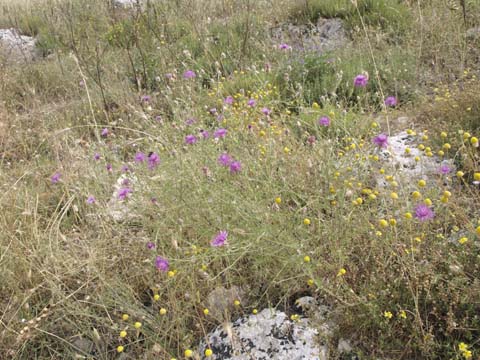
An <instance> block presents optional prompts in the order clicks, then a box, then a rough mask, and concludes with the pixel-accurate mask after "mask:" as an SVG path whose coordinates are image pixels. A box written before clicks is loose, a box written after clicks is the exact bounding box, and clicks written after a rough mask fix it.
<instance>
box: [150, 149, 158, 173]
mask: <svg viewBox="0 0 480 360" xmlns="http://www.w3.org/2000/svg"><path fill="white" fill-rule="evenodd" d="M158 164H160V157H159V156H158V154H157V153H154V152H152V153H151V154H150V155H149V156H148V168H149V169H150V170H153V169H155V168H156V167H157V166H158Z"/></svg>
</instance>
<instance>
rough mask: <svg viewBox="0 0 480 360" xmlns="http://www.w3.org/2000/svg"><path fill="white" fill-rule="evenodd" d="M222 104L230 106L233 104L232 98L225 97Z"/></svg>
mask: <svg viewBox="0 0 480 360" xmlns="http://www.w3.org/2000/svg"><path fill="white" fill-rule="evenodd" d="M223 102H224V103H225V104H227V105H232V104H233V96H227V97H226V98H225V100H223Z"/></svg>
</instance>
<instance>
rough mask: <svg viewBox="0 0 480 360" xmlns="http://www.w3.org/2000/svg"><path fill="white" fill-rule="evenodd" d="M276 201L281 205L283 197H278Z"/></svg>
mask: <svg viewBox="0 0 480 360" xmlns="http://www.w3.org/2000/svg"><path fill="white" fill-rule="evenodd" d="M275 202H276V203H277V204H278V205H280V204H281V203H282V198H281V197H277V198H275Z"/></svg>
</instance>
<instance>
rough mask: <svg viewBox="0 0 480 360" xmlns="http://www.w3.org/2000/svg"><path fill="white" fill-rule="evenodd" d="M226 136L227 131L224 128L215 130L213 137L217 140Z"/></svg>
mask: <svg viewBox="0 0 480 360" xmlns="http://www.w3.org/2000/svg"><path fill="white" fill-rule="evenodd" d="M225 135H227V129H224V128H220V129H217V130H215V132H214V133H213V137H214V138H215V139H218V138H224V137H225Z"/></svg>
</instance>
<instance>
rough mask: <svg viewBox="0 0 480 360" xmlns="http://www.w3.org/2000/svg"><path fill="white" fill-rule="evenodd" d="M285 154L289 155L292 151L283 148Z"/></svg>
mask: <svg viewBox="0 0 480 360" xmlns="http://www.w3.org/2000/svg"><path fill="white" fill-rule="evenodd" d="M283 152H284V153H285V154H288V153H290V149H289V148H288V147H286V146H285V147H284V148H283Z"/></svg>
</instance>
